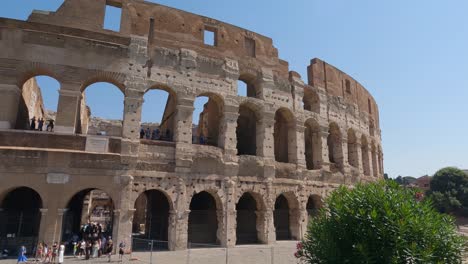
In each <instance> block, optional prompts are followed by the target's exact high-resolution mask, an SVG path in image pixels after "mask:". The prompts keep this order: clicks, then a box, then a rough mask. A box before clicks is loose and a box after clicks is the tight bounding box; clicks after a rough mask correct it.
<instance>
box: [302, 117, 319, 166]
mask: <svg viewBox="0 0 468 264" xmlns="http://www.w3.org/2000/svg"><path fill="white" fill-rule="evenodd" d="M304 144H305V148H304V150H305V151H304V155H305V160H306V167H307V169H308V170H314V169H320V166H321V163H322V137H321V135H320V125H319V124H318V122H317V121H315V120H314V119H312V118H311V119H308V120H307V121H306V122H305V131H304Z"/></svg>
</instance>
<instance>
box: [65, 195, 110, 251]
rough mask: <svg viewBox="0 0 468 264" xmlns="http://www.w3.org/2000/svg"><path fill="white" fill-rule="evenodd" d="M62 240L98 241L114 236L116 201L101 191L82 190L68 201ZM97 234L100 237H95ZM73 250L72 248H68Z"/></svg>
mask: <svg viewBox="0 0 468 264" xmlns="http://www.w3.org/2000/svg"><path fill="white" fill-rule="evenodd" d="M62 223H63V224H62V240H61V241H70V240H71V239H76V238H78V239H84V240H91V241H92V240H96V239H98V238H100V237H101V236H104V237H108V236H111V235H112V231H113V226H114V201H113V200H112V198H111V196H110V195H109V194H108V193H106V192H105V191H103V190H101V189H96V188H89V189H84V190H81V191H79V192H77V193H75V195H73V197H72V198H71V199H70V200H69V201H68V203H67V207H66V211H65V213H64V215H63V222H62ZM94 233H96V234H98V236H94V235H93V234H94ZM67 250H71V248H67Z"/></svg>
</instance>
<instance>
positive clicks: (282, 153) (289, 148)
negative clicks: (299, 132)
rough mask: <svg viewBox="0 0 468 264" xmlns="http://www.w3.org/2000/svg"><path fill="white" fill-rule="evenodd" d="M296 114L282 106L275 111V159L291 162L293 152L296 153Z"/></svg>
mask: <svg viewBox="0 0 468 264" xmlns="http://www.w3.org/2000/svg"><path fill="white" fill-rule="evenodd" d="M294 121H295V119H294V115H293V114H292V113H291V111H290V110H289V109H287V108H280V109H278V110H277V111H276V113H275V127H274V132H273V136H274V144H275V160H276V161H278V162H285V163H288V162H291V161H292V157H291V153H294V147H295V146H294V143H293V142H295V139H296V138H295V129H294Z"/></svg>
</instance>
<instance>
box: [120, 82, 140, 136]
mask: <svg viewBox="0 0 468 264" xmlns="http://www.w3.org/2000/svg"><path fill="white" fill-rule="evenodd" d="M143 95H144V93H143V92H141V91H139V90H137V89H131V88H127V89H125V99H124V115H123V124H122V138H124V139H130V140H136V141H138V140H139V138H140V127H141V126H140V121H141V108H142V106H143Z"/></svg>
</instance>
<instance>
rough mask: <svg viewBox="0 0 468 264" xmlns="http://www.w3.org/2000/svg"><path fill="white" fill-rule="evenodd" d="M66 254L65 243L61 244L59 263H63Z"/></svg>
mask: <svg viewBox="0 0 468 264" xmlns="http://www.w3.org/2000/svg"><path fill="white" fill-rule="evenodd" d="M64 255H65V245H63V244H62V245H60V248H59V253H58V263H60V264H61V263H63V258H64Z"/></svg>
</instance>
